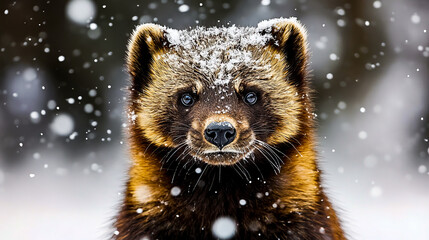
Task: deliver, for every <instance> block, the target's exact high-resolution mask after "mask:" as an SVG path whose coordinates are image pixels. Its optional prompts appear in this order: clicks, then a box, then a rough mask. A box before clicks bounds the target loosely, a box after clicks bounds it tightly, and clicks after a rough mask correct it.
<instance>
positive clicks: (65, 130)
mask: <svg viewBox="0 0 429 240" xmlns="http://www.w3.org/2000/svg"><path fill="white" fill-rule="evenodd" d="M50 128H51V130H52V131H53V132H54V133H55V134H57V135H60V136H68V135H69V134H70V133H71V132H72V131H73V128H74V122H73V119H72V117H71V116H70V115H68V114H60V115H58V116H56V117H55V119H54V121H53V122H52V123H51V125H50Z"/></svg>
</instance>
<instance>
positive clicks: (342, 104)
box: [338, 101, 347, 110]
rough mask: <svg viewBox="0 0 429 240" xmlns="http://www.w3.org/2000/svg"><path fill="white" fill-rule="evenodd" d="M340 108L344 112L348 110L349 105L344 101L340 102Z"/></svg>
mask: <svg viewBox="0 0 429 240" xmlns="http://www.w3.org/2000/svg"><path fill="white" fill-rule="evenodd" d="M338 108H339V109H341V110H344V109H346V108H347V103H345V102H344V101H339V102H338Z"/></svg>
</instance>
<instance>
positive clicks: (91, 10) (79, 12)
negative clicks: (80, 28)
mask: <svg viewBox="0 0 429 240" xmlns="http://www.w3.org/2000/svg"><path fill="white" fill-rule="evenodd" d="M66 13H67V17H68V18H69V19H70V20H71V21H73V22H75V23H77V24H80V25H84V24H86V23H87V21H88V20H89V19H91V18H94V17H95V14H96V6H95V4H94V2H93V1H91V0H71V1H70V2H69V3H68V4H67V6H66Z"/></svg>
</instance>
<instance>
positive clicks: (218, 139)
mask: <svg viewBox="0 0 429 240" xmlns="http://www.w3.org/2000/svg"><path fill="white" fill-rule="evenodd" d="M235 135H236V134H235V128H234V127H233V126H232V124H231V123H229V122H212V123H210V124H209V125H208V126H207V128H206V130H205V131H204V136H205V138H206V140H207V141H209V142H210V143H213V144H214V145H216V146H217V147H218V148H219V149H221V150H222V148H223V147H225V146H226V145H228V144H229V143H231V142H232V141H234V138H235Z"/></svg>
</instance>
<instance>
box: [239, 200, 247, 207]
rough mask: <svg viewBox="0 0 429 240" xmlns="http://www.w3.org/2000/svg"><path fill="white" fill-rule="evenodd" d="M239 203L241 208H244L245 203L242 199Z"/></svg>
mask: <svg viewBox="0 0 429 240" xmlns="http://www.w3.org/2000/svg"><path fill="white" fill-rule="evenodd" d="M239 203H240V205H241V206H244V205H246V203H247V202H246V200H244V199H240V201H239Z"/></svg>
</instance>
